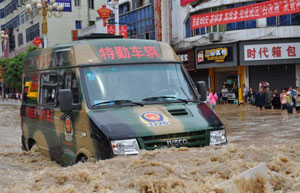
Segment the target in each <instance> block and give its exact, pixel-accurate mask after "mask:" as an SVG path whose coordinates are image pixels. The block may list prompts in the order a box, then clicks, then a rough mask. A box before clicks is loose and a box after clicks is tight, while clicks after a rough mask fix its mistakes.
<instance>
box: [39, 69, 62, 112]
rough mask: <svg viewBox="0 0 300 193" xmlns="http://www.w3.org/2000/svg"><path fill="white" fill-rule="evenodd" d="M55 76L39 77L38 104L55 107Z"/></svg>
mask: <svg viewBox="0 0 300 193" xmlns="http://www.w3.org/2000/svg"><path fill="white" fill-rule="evenodd" d="M57 78H58V76H57V74H51V73H45V74H42V75H41V86H40V104H42V105H49V106H56V104H57Z"/></svg>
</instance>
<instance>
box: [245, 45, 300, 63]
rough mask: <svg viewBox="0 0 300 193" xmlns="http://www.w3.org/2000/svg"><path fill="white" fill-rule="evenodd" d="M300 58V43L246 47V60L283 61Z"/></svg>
mask: <svg viewBox="0 0 300 193" xmlns="http://www.w3.org/2000/svg"><path fill="white" fill-rule="evenodd" d="M297 58H300V42H299V43H276V44H259V45H245V46H244V60H245V61H258V60H283V59H297Z"/></svg>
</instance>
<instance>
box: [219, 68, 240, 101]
mask: <svg viewBox="0 0 300 193" xmlns="http://www.w3.org/2000/svg"><path fill="white" fill-rule="evenodd" d="M215 78H216V92H217V93H218V94H220V93H221V90H222V86H223V85H224V84H225V85H226V87H227V89H228V94H227V98H228V101H229V102H234V100H236V99H238V97H237V96H238V71H237V68H216V69H215Z"/></svg>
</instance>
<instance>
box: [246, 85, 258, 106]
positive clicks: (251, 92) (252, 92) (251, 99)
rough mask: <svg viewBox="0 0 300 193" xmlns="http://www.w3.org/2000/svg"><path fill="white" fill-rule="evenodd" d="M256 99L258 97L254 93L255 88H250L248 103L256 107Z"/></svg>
mask: <svg viewBox="0 0 300 193" xmlns="http://www.w3.org/2000/svg"><path fill="white" fill-rule="evenodd" d="M255 97H256V93H255V92H254V91H253V88H249V92H248V96H247V103H248V104H251V105H254V104H255Z"/></svg>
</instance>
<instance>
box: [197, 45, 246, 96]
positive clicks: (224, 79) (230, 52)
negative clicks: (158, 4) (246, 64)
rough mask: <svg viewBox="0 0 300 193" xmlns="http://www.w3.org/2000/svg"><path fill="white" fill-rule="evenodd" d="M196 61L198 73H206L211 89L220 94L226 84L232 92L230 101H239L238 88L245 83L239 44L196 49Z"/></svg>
mask: <svg viewBox="0 0 300 193" xmlns="http://www.w3.org/2000/svg"><path fill="white" fill-rule="evenodd" d="M195 61H196V72H201V71H202V72H203V71H204V72H206V74H207V79H206V80H207V85H208V88H209V89H212V90H214V91H215V92H217V93H220V92H221V90H222V86H223V85H224V84H225V85H226V86H227V88H228V90H229V91H230V95H229V100H232V101H233V100H235V99H237V97H236V95H237V94H238V92H239V91H238V89H237V88H240V87H241V85H242V84H243V83H244V71H243V68H241V67H239V66H238V46H237V43H229V44H214V45H208V46H203V47H196V49H195ZM196 76H197V74H196ZM239 90H240V89H239Z"/></svg>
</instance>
